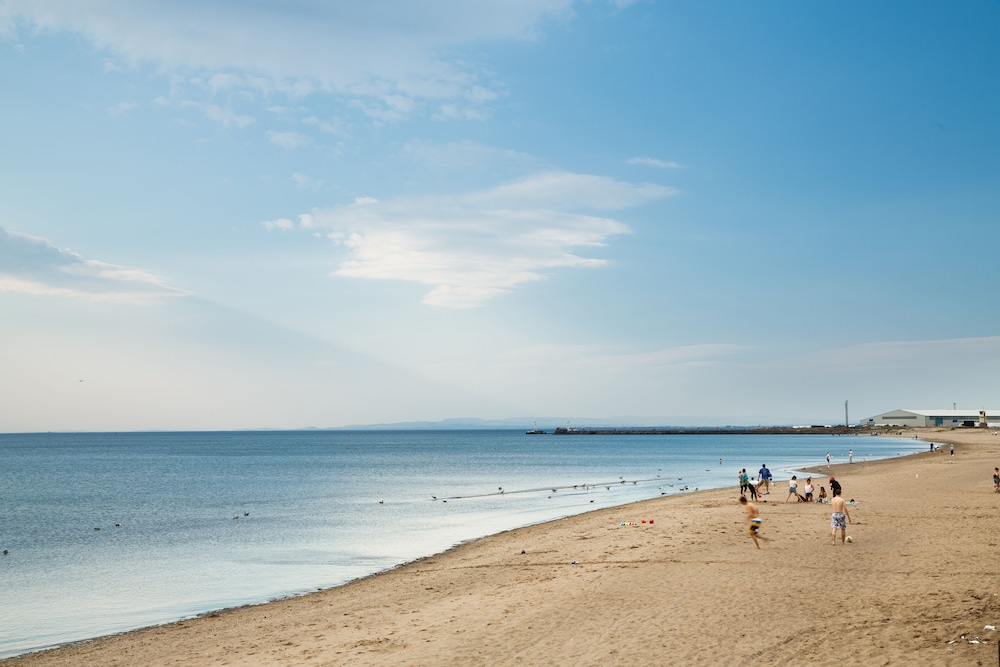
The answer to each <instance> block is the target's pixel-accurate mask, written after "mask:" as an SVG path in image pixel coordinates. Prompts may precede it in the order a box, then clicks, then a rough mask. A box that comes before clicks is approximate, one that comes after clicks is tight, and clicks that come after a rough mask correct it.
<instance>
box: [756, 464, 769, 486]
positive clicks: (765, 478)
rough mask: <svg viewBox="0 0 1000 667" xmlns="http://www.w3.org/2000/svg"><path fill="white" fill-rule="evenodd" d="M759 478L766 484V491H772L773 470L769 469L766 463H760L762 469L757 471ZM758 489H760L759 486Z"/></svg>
mask: <svg viewBox="0 0 1000 667" xmlns="http://www.w3.org/2000/svg"><path fill="white" fill-rule="evenodd" d="M757 479H759V480H760V483H761V484H763V485H764V493H771V471H770V470H768V468H767V464H766V463H761V464H760V470H758V471H757ZM758 490H760V489H759V488H758Z"/></svg>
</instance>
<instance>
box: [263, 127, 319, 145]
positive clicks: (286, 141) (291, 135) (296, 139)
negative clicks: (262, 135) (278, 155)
mask: <svg viewBox="0 0 1000 667" xmlns="http://www.w3.org/2000/svg"><path fill="white" fill-rule="evenodd" d="M267 140H268V141H270V142H271V143H272V144H275V145H277V146H281V147H282V148H288V149H292V148H298V147H299V146H305V145H306V144H308V143H311V142H312V138H311V137H307V136H306V135H304V134H299V133H298V132H274V131H268V133H267Z"/></svg>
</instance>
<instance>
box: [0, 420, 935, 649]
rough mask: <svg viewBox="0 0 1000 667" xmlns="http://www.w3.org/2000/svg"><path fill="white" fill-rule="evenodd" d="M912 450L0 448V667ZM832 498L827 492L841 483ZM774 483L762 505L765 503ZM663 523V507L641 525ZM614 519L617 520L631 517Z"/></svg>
mask: <svg viewBox="0 0 1000 667" xmlns="http://www.w3.org/2000/svg"><path fill="white" fill-rule="evenodd" d="M924 447H926V444H925V443H922V442H918V441H915V440H910V439H893V438H886V437H864V436H861V437H858V436H833V435H831V436H826V435H757V434H754V435H737V434H683V435H559V436H556V435H551V434H547V435H527V434H525V433H524V431H506V430H505V431H481V430H477V431H290V432H276V431H267V432H210V433H39V434H0V551H2V552H3V555H0V658H2V657H10V656H14V655H18V654H21V653H26V652H31V651H35V650H39V649H44V648H49V647H53V646H58V645H62V644H67V643H72V642H77V641H82V640H85V639H89V638H93V637H98V636H104V635H109V634H114V633H118V632H122V631H126V630H131V629H135V628H139V627H144V626H150V625H157V624H162V623H167V622H171V621H176V620H180V619H184V618H189V617H192V616H197V615H200V614H205V613H208V612H211V611H215V610H219V609H223V608H228V607H235V606H241V605H247V604H256V603H263V602H267V601H270V600H275V599H279V598H284V597H289V596H295V595H301V594H304V593H307V592H310V591H314V590H317V589H323V588H329V587H332V586H337V585H339V584H343V583H345V582H348V581H351V580H353V579H357V578H359V577H364V576H367V575H371V574H373V573H377V572H380V571H384V570H387V569H390V568H393V567H396V566H398V565H400V564H403V563H406V562H409V561H412V560H415V559H417V558H421V557H424V556H429V555H432V554H435V553H439V552H441V551H443V550H446V549H448V548H449V547H452V546H454V545H456V544H459V543H462V542H465V541H468V540H471V539H474V538H477V537H482V536H485V535H489V534H494V533H498V532H501V531H504V530H508V529H512V528H517V527H520V526H525V525H529V524H535V523H540V522H544V521H549V520H552V519H557V518H561V517H565V516H570V515H574V514H579V513H582V512H587V511H590V510H594V509H598V508H605V507H615V506H623V505H626V504H628V503H632V502H634V501H638V500H645V499H649V498H655V497H659V496H662V495H674V494H682V493H691V492H693V491H695V490H696V489H709V488H720V487H724V486H733V487H734V488H735V487H736V485H737V481H736V480H737V475H738V472H739V470H741V469H742V468H746V469H747V472H748V474H750V475H751V476H753V475H756V471H757V470H758V469H759V468H760V466H761V464H764V463H766V464H767V465H768V467H769V468H770V469H771V471H772V472H773V473H774V475H775V477H776V478H777V479H778V480H784V479H787V478H788V477H790V476H791V474H792V473H793V472H796V471H799V470H801V469H802V468H804V467H808V466H812V465H818V464H821V463H825V462H826V458H825V457H826V452H828V451H829V452H830V453H831V458H832V459H833V461H834V462H835V463H836V462H846V460H847V453H848V450H849V449H853V450H854V460H855V461H863V460H872V459H881V458H888V457H894V456H901V455H906V454H910V453H913V452H916V451H922V450H923V448H924ZM846 486H847V484H845V487H846ZM780 490H781V489H780V485H779V491H780ZM659 511H666V510H659ZM634 514H635V510H634V509H630V508H626V507H622V510H621V516H620V517H616V518H615V520H616V521H617V520H618V519H620V520H621V521H631V520H641V519H644V518H653V517H639V516H638V515H635V516H633V515H634Z"/></svg>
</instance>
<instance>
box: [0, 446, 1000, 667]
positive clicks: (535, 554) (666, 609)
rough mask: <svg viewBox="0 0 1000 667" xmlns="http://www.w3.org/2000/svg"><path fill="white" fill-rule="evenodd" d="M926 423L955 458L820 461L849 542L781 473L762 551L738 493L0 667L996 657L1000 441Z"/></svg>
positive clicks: (521, 532) (544, 532)
mask: <svg viewBox="0 0 1000 667" xmlns="http://www.w3.org/2000/svg"><path fill="white" fill-rule="evenodd" d="M914 433H918V434H919V435H920V437H921V438H924V439H928V440H932V441H934V442H935V443H939V444H940V443H950V442H953V443H956V448H955V456H954V457H951V456H950V455H949V454H948V448H947V446H945V447H943V449H942V450H941V451H937V452H933V453H931V452H927V453H922V454H916V455H913V456H907V457H901V458H897V459H891V460H886V461H876V462H868V463H865V462H861V461H860V459H862V458H863V456H864V454H863V452H864V449H865V447H864V445H865V438H866V437H869V436H858V437H854V438H852V440H853V442H852V444H853V449H854V451H855V461H856V462H855V463H854V464H853V465H848V464H839V465H834V466H832V467H830V468H827V467H826V466H822V467H820V468H816V469H814V470H815V471H816V475H815V476H814V478H815V480H816V481H815V484H816V486H817V490H818V487H819V486H820V485H823V486H826V487H827V490H828V491H829V483H828V482H827V479H828V478H829V475H830V474H833V475H835V476H836V477H837V479H838V480H839V481H840V482H841V484H842V485H843V488H844V497H845V498H848V499H851V498H853V499H855V500H856V501H857V504H856V505H854V506H850V507H849V510H850V513H851V516H852V518H853V520H854V523H853V524H851V525H849V526H848V531H847V532H848V534H849V535H851V536H852V537H853V539H854V541H853V543H851V544H844V545H841V544H840V543H839V539H838V544H837V545H836V546H831V543H830V541H831V540H830V507H829V505H822V504H805V503H796V502H789V503H785V502H783V501H784V499H785V497H786V495H787V492H788V490H787V486H786V485H785V484H784V483H783V482H779V483H778V484H777V485H776V486H775V488H772V493H771V494H770V495H767V496H763V497H762V502H759V503H758V506H759V508H760V510H761V515H762V518H763V529H762V531H761V535H762V536H764V537H768V538H770V540H769V541H767V542H762V544H761V549H759V550H758V549H755V548H754V545H753V542H752V541H751V539H750V537H749V536H748V535H747V532H746V523H745V518H744V517H745V512H744V511H743V508H742V507H741V506H740V505H739V503H738V502H737V498H738V492H737V490H736V489H735V488H730V489H722V490H711V491H702V492H697V493H690V494H686V495H679V496H672V497H664V498H659V499H655V500H649V501H644V502H641V503H636V504H633V505H628V506H624V507H618V508H612V509H607V510H599V511H595V512H591V513H588V514H584V515H580V516H575V517H570V518H567V519H562V520H559V521H553V522H549V523H545V524H539V525H537V526H530V527H527V528H521V529H518V530H514V531H509V532H505V533H501V534H499V535H494V536H491V537H487V538H483V539H479V540H476V541H474V542H470V543H468V544H465V545H462V546H459V547H456V548H454V549H451V550H449V551H447V552H445V553H442V554H439V555H436V556H433V557H429V558H426V559H423V560H420V561H417V562H414V563H410V564H408V565H406V566H403V567H400V568H397V569H395V570H392V571H389V572H385V573H382V574H378V575H374V576H371V577H368V578H366V579H362V580H359V581H355V582H352V583H350V584H347V585H344V586H340V587H337V588H333V589H330V590H326V591H321V592H317V593H314V594H310V595H306V596H303V597H299V598H294V599H289V600H280V601H276V602H271V603H268V604H264V605H257V606H251V607H241V608H238V609H231V610H226V611H222V612H218V613H214V614H210V615H207V616H203V617H199V618H196V619H191V620H187V621H182V622H178V623H172V624H169V625H164V626H158V627H153V628H147V629H143V630H137V631H134V632H129V633H125V634H121V635H115V636H111V637H105V638H102V639H98V640H94V641H90V642H86V643H83V644H78V645H73V646H68V647H63V648H60V649H55V650H52V651H45V652H41V653H34V654H29V655H25V656H21V657H18V658H12V659H9V660H7V661H0V664H2V665H3V667H43V666H51V665H60V666H63V665H75V666H89V665H101V666H107V665H144V666H145V665H185V666H190V665H413V666H416V665H420V666H424V667H427V666H432V665H484V666H486V665H490V666H492V665H498V664H508V665H510V664H521V665H756V664H769V665H795V666H796V667H798V666H800V665H806V666H810V665H834V664H836V665H912V664H921V665H956V666H958V665H962V666H965V665H977V664H982V665H1000V646H998V643H997V641H998V639H1000V634H998V633H997V632H996V631H993V630H987V629H984V628H985V626H1000V530H998V527H997V526H998V518H1000V494H997V493H994V492H993V483H992V481H991V478H992V474H993V468H994V467H995V466H1000V435H993V434H992V432H990V431H983V430H978V429H976V430H972V429H968V430H956V431H951V430H944V429H919V430H916V429H911V430H909V431H908V432H907V434H908V435H909V436H912V435H913V434H914ZM845 448H846V446H845ZM744 464H745V465H746V467H747V469H748V470H750V469H751V468H755V467H756V465H755V463H754V460H753V458H752V456H748V457H747V461H745V462H744V463H741V464H740V465H744ZM802 486H803V485H802V484H800V485H799V489H800V492H801V489H802ZM650 519H652V520H653V523H648V521H649V520H650ZM642 520H646V521H647V523H645V524H643V523H641V522H642ZM622 522H626V523H628V522H635V523H636V524H637V525H635V526H629V525H626V526H624V527H623V526H621V525H620V524H621V523H622Z"/></svg>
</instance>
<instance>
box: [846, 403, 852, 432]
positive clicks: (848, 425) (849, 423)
mask: <svg viewBox="0 0 1000 667" xmlns="http://www.w3.org/2000/svg"><path fill="white" fill-rule="evenodd" d="M844 428H851V420H850V419H848V418H847V401H844Z"/></svg>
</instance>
